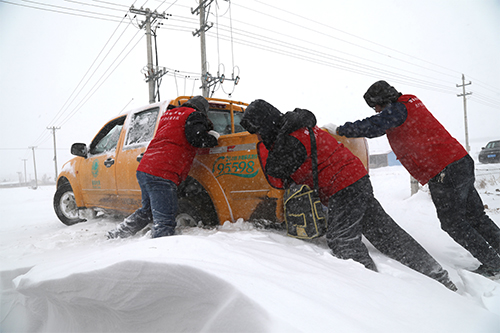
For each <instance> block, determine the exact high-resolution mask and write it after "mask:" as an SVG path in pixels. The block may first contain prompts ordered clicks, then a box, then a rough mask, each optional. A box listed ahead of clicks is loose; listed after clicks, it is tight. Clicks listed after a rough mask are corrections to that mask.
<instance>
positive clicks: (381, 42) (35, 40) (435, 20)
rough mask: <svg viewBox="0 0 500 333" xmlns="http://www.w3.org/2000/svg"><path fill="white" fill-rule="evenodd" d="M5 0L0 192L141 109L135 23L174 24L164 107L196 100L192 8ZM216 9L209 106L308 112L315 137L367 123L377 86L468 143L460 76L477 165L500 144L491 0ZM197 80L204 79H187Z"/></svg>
mask: <svg viewBox="0 0 500 333" xmlns="http://www.w3.org/2000/svg"><path fill="white" fill-rule="evenodd" d="M44 3H49V2H48V1H42V0H39V1H27V0H0V112H1V120H2V130H1V131H0V160H1V165H0V180H3V179H7V178H10V179H12V180H17V179H18V172H22V173H23V172H24V170H23V169H24V161H23V159H26V163H27V173H28V177H29V178H30V177H31V178H33V177H34V172H33V158H32V150H31V149H29V148H28V147H32V146H36V147H37V148H36V149H35V153H36V163H37V173H38V177H39V178H41V177H42V175H44V174H47V176H49V177H54V173H55V171H54V163H53V141H52V132H51V131H50V130H48V129H47V128H48V127H60V129H58V130H57V131H56V139H57V147H58V150H57V152H58V161H57V162H58V168H59V170H60V169H61V167H62V165H63V163H64V162H65V161H67V160H68V159H70V158H71V155H70V154H69V148H70V146H71V144H72V143H74V142H85V143H89V142H90V141H91V140H92V138H93V136H94V135H95V134H96V133H97V131H98V130H99V129H100V128H101V127H102V126H103V125H104V124H105V122H106V121H107V120H109V119H110V118H112V117H114V116H116V115H118V114H119V113H120V112H121V111H123V110H124V109H125V110H126V109H131V108H135V107H139V106H141V105H145V104H147V103H148V89H147V84H146V83H145V82H144V75H143V74H142V73H141V72H142V70H143V68H144V67H145V66H146V64H147V56H146V39H145V37H144V30H140V29H139V25H140V23H141V20H143V17H141V16H138V17H136V18H134V17H133V15H131V14H130V13H129V15H127V16H126V17H125V14H127V13H128V9H129V7H130V5H132V4H134V6H135V7H136V8H141V7H142V6H143V7H144V8H151V9H157V10H158V12H159V13H163V12H164V11H165V13H166V14H171V15H172V16H168V19H166V20H161V23H162V25H161V26H160V27H159V28H158V29H157V30H156V32H157V44H158V45H157V49H158V62H159V66H161V67H166V68H168V70H169V73H168V74H167V75H165V76H164V77H163V80H162V84H161V87H160V97H161V98H162V99H167V98H174V97H176V96H177V95H184V94H186V95H191V94H194V95H197V94H201V92H200V90H199V87H200V81H199V75H200V72H201V64H200V63H201V60H200V41H199V38H198V37H193V34H192V32H193V31H195V30H196V29H198V28H199V26H198V23H199V18H198V16H196V15H193V14H191V8H196V7H197V3H198V1H195V0H177V1H153V0H149V1H146V0H142V1H135V3H134V2H133V1H130V2H129V3H127V2H124V1H118V0H105V1H97V0H79V1H69V0H67V1H64V0H52V1H50V5H44ZM231 3H232V5H231V6H229V2H227V1H222V0H218V1H214V2H213V3H212V5H211V7H210V14H209V17H208V21H209V22H212V23H213V26H212V28H211V29H210V30H209V31H208V32H207V56H208V62H209V64H208V66H209V67H208V68H209V72H210V74H212V75H213V76H217V73H218V72H219V74H224V75H225V76H226V77H227V78H231V77H236V76H239V77H240V81H239V84H238V85H236V86H234V84H233V81H226V82H225V83H224V84H223V86H218V87H217V88H216V90H215V92H214V95H213V96H214V97H219V98H228V94H229V93H232V94H231V97H230V98H232V99H235V100H240V101H244V102H251V101H253V100H255V99H258V98H262V99H266V100H267V101H268V102H270V103H271V104H274V105H275V106H276V107H278V108H279V109H280V110H281V111H283V112H285V111H289V110H292V109H293V108H295V107H301V108H308V109H309V110H311V111H313V112H314V113H315V114H316V116H317V118H318V123H319V125H321V124H325V123H328V122H332V123H336V124H342V123H343V122H345V121H349V120H356V119H360V118H364V117H367V116H370V115H372V114H373V110H372V109H370V108H369V107H368V106H367V105H366V104H365V102H364V100H363V98H362V95H363V94H364V92H365V91H366V89H367V88H368V87H369V86H370V85H371V84H372V83H373V82H375V81H377V80H380V79H385V80H387V81H388V82H389V83H391V84H392V85H394V86H395V87H396V88H397V89H398V90H399V91H401V92H403V93H411V94H415V95H417V96H418V97H420V99H421V100H422V101H423V102H424V104H426V106H427V107H428V108H429V109H430V110H431V112H433V113H434V115H435V116H436V117H437V118H438V119H439V120H440V121H441V122H442V123H443V124H444V125H445V127H447V129H448V130H449V131H450V132H451V133H452V135H454V136H455V137H456V138H457V139H458V140H459V141H460V142H462V143H463V144H465V134H464V132H465V131H464V111H463V100H462V98H461V97H458V96H457V94H461V93H462V90H461V88H458V87H456V85H457V84H461V83H462V82H461V76H462V73H463V74H465V79H466V83H468V82H469V81H472V84H471V85H467V86H466V91H467V92H472V95H469V96H468V98H467V111H468V113H467V115H468V124H469V140H470V145H471V147H472V151H471V153H472V154H477V152H478V151H479V150H480V147H482V146H484V145H485V144H486V143H487V142H488V141H490V140H494V139H500V129H499V124H500V2H499V1H498V0H418V1H414V0H411V1H409V0H399V1H397V0H377V1H373V0H350V1H341V0H331V1H320V0H309V1H298V0H275V1H260V0H234V1H231ZM194 78H198V80H194Z"/></svg>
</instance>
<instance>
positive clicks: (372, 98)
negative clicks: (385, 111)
mask: <svg viewBox="0 0 500 333" xmlns="http://www.w3.org/2000/svg"><path fill="white" fill-rule="evenodd" d="M401 95H402V94H401V93H400V92H398V91H397V90H396V89H395V88H394V87H393V86H391V85H390V84H389V83H387V82H385V81H377V82H375V83H374V84H372V85H371V86H370V88H368V90H367V91H366V93H365V94H364V95H363V98H364V99H365V101H366V103H367V104H368V106H370V107H371V108H373V107H375V105H380V106H384V105H386V104H389V103H394V102H396V101H397V100H398V98H399V96H401Z"/></svg>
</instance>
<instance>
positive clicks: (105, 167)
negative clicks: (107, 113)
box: [79, 116, 126, 209]
mask: <svg viewBox="0 0 500 333" xmlns="http://www.w3.org/2000/svg"><path fill="white" fill-rule="evenodd" d="M125 118H126V116H122V117H119V118H115V119H113V120H111V121H110V122H108V123H107V124H106V125H105V126H104V127H103V128H102V129H101V130H100V131H99V133H98V134H97V135H96V136H95V138H94V140H92V143H91V144H90V147H89V154H88V157H87V158H86V159H85V160H83V161H82V162H81V165H80V170H79V172H80V173H81V174H80V175H79V176H80V181H81V186H82V195H83V198H84V201H85V202H86V204H87V206H94V207H101V208H108V209H113V208H114V206H115V204H116V202H117V191H116V179H115V171H116V165H115V162H116V154H117V146H118V142H119V140H120V136H121V132H122V128H123V124H124V121H125Z"/></svg>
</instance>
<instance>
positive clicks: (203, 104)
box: [182, 96, 210, 116]
mask: <svg viewBox="0 0 500 333" xmlns="http://www.w3.org/2000/svg"><path fill="white" fill-rule="evenodd" d="M182 106H187V107H189V108H193V109H195V110H196V111H200V112H201V113H203V114H204V115H205V116H206V115H207V114H208V110H209V109H210V105H209V104H208V101H207V100H206V99H205V97H203V96H194V97H191V98H190V99H189V100H188V101H187V102H185V103H184V104H182Z"/></svg>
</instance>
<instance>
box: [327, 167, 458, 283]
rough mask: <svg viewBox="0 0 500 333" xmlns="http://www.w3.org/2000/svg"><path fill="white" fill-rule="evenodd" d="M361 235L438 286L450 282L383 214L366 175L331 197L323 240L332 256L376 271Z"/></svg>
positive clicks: (425, 252) (434, 262)
mask: <svg viewBox="0 0 500 333" xmlns="http://www.w3.org/2000/svg"><path fill="white" fill-rule="evenodd" d="M361 235H364V236H365V237H366V239H368V240H369V241H370V243H371V244H372V245H373V246H374V247H375V248H376V249H378V250H379V251H380V252H382V253H383V254H385V255H387V256H388V257H390V258H392V259H394V260H397V261H399V262H400V263H402V264H404V265H406V266H408V267H410V268H412V269H414V270H416V271H418V272H420V273H422V274H424V275H427V276H429V277H431V278H433V279H436V280H438V281H439V282H441V283H444V284H446V283H447V282H448V281H449V278H448V272H446V271H445V270H444V269H443V268H442V267H441V265H440V264H439V263H438V262H437V261H436V260H435V259H434V258H433V257H432V256H431V255H430V254H429V253H428V252H427V251H426V250H425V249H424V248H423V247H422V246H421V245H420V244H419V243H418V242H417V241H416V240H415V239H414V238H413V237H411V236H410V235H409V234H408V233H407V232H406V231H404V230H403V229H402V228H401V227H400V226H399V225H398V224H396V222H395V221H394V220H393V219H392V218H391V217H390V216H389V215H388V214H387V213H386V212H385V211H384V209H383V208H382V206H381V205H380V203H379V202H378V201H377V199H375V197H374V196H373V188H372V185H371V182H370V178H369V176H368V175H367V176H365V177H363V178H361V179H360V180H358V181H357V182H356V183H354V184H352V185H350V186H348V187H346V188H344V189H342V190H341V191H339V192H337V193H335V194H334V195H333V196H332V197H331V198H330V200H329V204H328V232H327V235H326V238H327V242H328V246H329V247H330V248H331V249H332V253H333V255H334V256H336V257H338V258H341V259H353V260H356V261H358V262H360V263H362V264H363V265H365V267H367V268H371V269H374V270H376V268H375V264H374V263H373V260H372V258H371V257H370V255H369V254H368V250H367V248H366V246H365V245H364V244H363V243H362V241H361Z"/></svg>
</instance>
